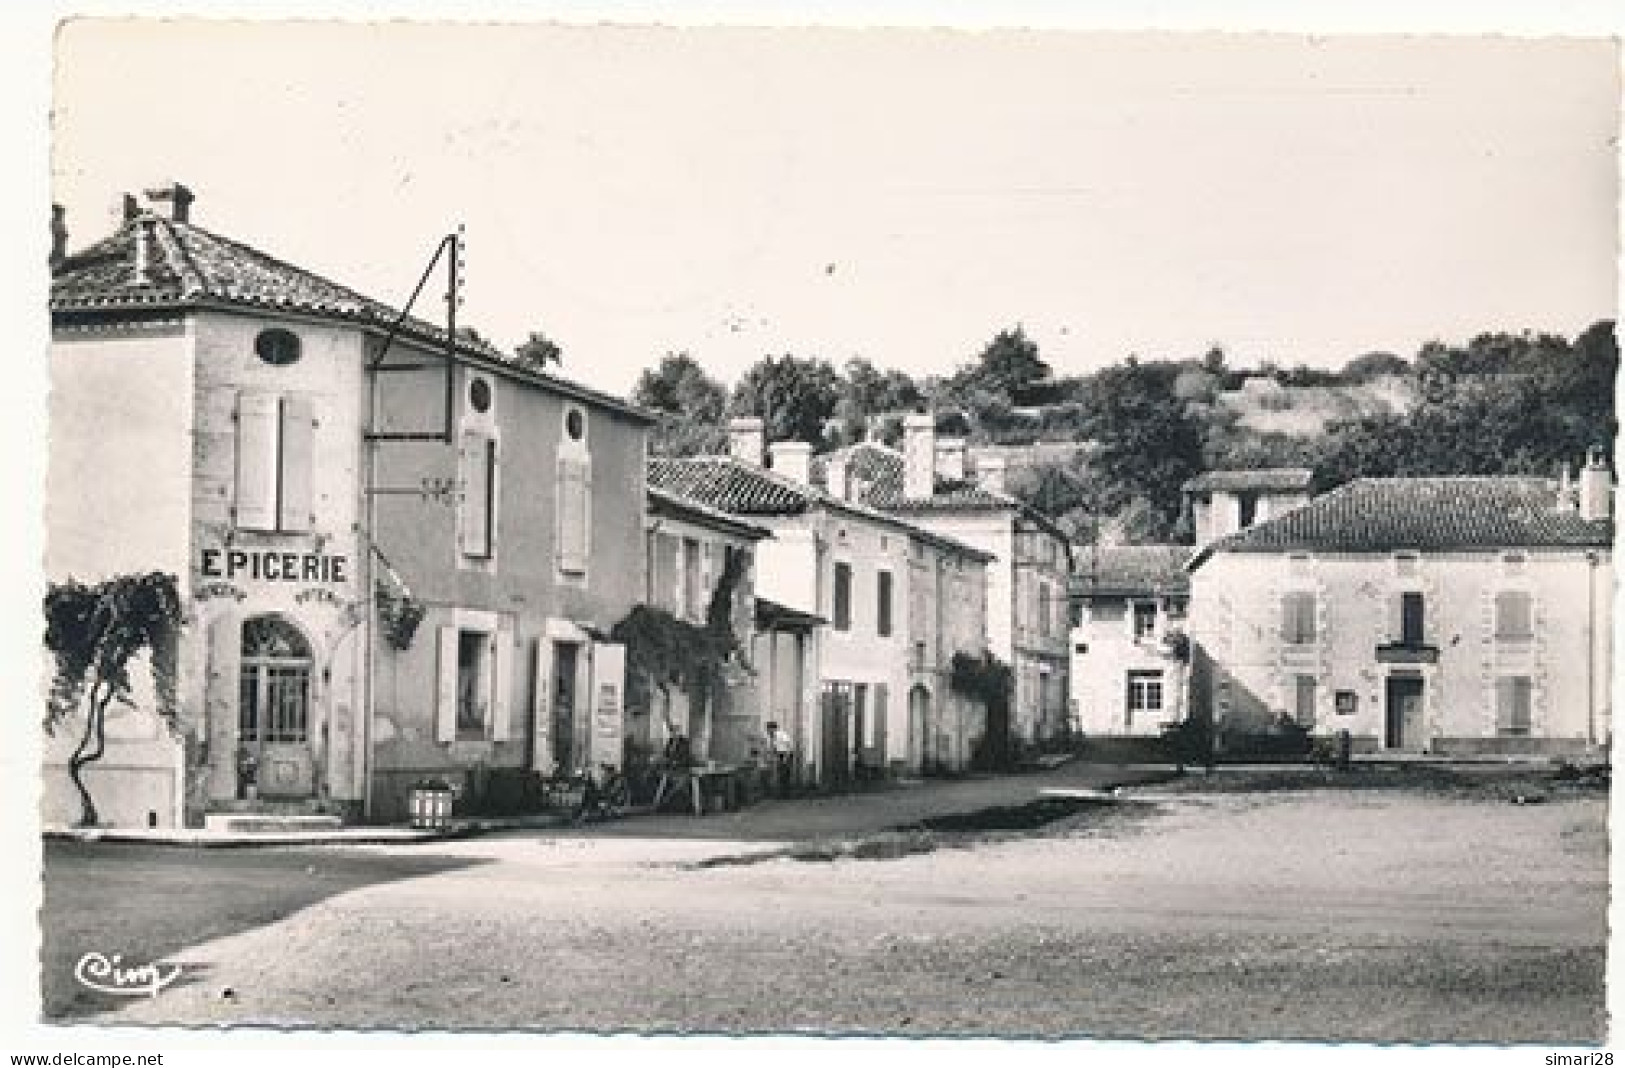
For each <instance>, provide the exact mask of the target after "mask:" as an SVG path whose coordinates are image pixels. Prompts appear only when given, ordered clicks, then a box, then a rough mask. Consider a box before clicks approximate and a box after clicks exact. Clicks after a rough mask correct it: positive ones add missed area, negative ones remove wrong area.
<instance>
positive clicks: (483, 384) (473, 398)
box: [468, 378, 491, 412]
mask: <svg viewBox="0 0 1625 1068" xmlns="http://www.w3.org/2000/svg"><path fill="white" fill-rule="evenodd" d="M468 403H469V406H470V407H472V408H473V409H474V410H475V411H476V412H488V411H490V410H491V383H489V382H487V381H486V380H485V379H483V378H476V379H474V381H472V382H470V383H469V384H468Z"/></svg>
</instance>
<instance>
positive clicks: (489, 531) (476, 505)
mask: <svg viewBox="0 0 1625 1068" xmlns="http://www.w3.org/2000/svg"><path fill="white" fill-rule="evenodd" d="M459 466H460V467H461V468H462V482H463V498H462V505H461V509H460V511H459V513H458V525H459V530H458V541H459V542H460V543H461V545H462V551H463V555H464V556H466V557H469V558H470V559H474V560H489V559H491V557H492V556H494V555H496V551H495V549H496V541H495V527H496V498H497V443H496V439H495V438H493V437H491V436H490V435H489V434H481V433H476V432H465V433H464V434H463V444H462V449H461V452H460V455H459Z"/></svg>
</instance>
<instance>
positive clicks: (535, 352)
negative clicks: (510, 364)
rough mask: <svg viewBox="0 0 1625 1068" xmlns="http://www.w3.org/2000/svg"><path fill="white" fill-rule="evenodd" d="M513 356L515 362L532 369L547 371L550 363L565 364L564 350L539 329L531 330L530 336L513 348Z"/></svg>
mask: <svg viewBox="0 0 1625 1068" xmlns="http://www.w3.org/2000/svg"><path fill="white" fill-rule="evenodd" d="M513 356H514V362H515V363H517V364H518V365H519V366H521V367H524V368H527V369H529V370H532V371H546V370H547V365H548V364H550V363H556V364H558V365H559V366H561V367H562V366H564V350H563V349H561V348H559V347H558V345H556V344H554V342H553V339H552V338H550V337H548V336H547V335H546V334H544V333H542V332H541V331H539V330H533V331H531V335H530V337H528V338H526V339H525V340H524V342H523V343H522V344H520V346H519V347H518V348H516V349H514V350H513Z"/></svg>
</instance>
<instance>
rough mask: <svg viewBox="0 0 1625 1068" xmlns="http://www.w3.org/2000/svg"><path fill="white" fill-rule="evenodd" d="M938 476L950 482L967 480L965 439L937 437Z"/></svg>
mask: <svg viewBox="0 0 1625 1068" xmlns="http://www.w3.org/2000/svg"><path fill="white" fill-rule="evenodd" d="M937 477H939V478H944V479H947V480H948V481H950V482H963V481H965V439H964V438H938V439H937Z"/></svg>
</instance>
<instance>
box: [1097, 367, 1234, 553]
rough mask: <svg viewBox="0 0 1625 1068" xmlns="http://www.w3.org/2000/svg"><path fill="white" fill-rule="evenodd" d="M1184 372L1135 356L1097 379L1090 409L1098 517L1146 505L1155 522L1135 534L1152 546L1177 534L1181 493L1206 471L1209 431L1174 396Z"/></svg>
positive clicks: (1098, 374) (1102, 372) (1102, 371)
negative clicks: (1140, 503) (1204, 456)
mask: <svg viewBox="0 0 1625 1068" xmlns="http://www.w3.org/2000/svg"><path fill="white" fill-rule="evenodd" d="M1179 371H1180V368H1179V365H1178V364H1172V363H1140V362H1139V361H1137V360H1134V359H1132V358H1131V359H1129V360H1128V361H1126V362H1125V363H1122V364H1117V365H1115V366H1112V367H1107V368H1105V369H1103V370H1101V371H1099V372H1097V373H1096V374H1095V375H1094V376H1093V378H1092V379H1091V380H1090V385H1089V391H1088V395H1087V398H1088V399H1087V401H1086V405H1085V406H1086V408H1087V412H1088V414H1087V417H1086V427H1087V436H1088V437H1089V439H1090V440H1092V441H1093V442H1094V443H1095V446H1096V449H1095V452H1094V454H1093V455H1092V456H1091V457H1090V459H1089V470H1090V472H1091V475H1092V477H1093V478H1094V479H1095V480H1096V486H1097V490H1096V493H1097V506H1098V511H1099V512H1100V513H1101V514H1114V513H1116V512H1118V511H1120V510H1122V509H1124V508H1126V507H1128V506H1129V505H1130V503H1131V502H1133V501H1134V500H1135V498H1142V499H1144V500H1145V501H1146V502H1147V507H1148V509H1149V512H1150V516H1151V518H1150V519H1149V520H1147V521H1146V522H1144V523H1140V524H1137V526H1136V531H1137V533H1138V532H1139V531H1140V529H1141V527H1144V528H1146V529H1145V531H1144V533H1145V535H1146V536H1147V537H1149V538H1151V539H1152V540H1156V539H1159V538H1166V537H1169V536H1171V535H1172V533H1173V531H1174V529H1175V527H1176V525H1177V523H1178V520H1179V515H1180V511H1181V506H1182V490H1181V487H1182V486H1183V485H1184V484H1185V482H1186V481H1187V480H1188V479H1190V478H1191V477H1192V476H1193V475H1195V474H1196V473H1197V472H1198V471H1200V470H1201V469H1202V447H1203V437H1204V426H1203V423H1202V421H1201V420H1200V419H1199V418H1197V417H1196V416H1194V415H1193V414H1192V413H1191V411H1190V410H1189V409H1188V408H1187V406H1186V405H1185V403H1184V402H1183V401H1181V400H1180V399H1179V398H1177V397H1176V396H1174V392H1173V384H1174V380H1175V378H1176V377H1177V376H1178V374H1179Z"/></svg>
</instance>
